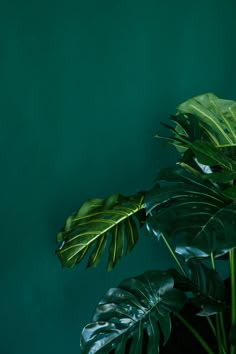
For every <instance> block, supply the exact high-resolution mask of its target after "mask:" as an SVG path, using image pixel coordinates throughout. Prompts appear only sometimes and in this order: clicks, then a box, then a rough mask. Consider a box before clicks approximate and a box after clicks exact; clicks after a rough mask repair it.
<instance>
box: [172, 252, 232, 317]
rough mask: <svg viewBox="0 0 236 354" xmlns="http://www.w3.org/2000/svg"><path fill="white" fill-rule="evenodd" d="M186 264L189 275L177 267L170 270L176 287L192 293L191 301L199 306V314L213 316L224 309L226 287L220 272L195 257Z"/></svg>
mask: <svg viewBox="0 0 236 354" xmlns="http://www.w3.org/2000/svg"><path fill="white" fill-rule="evenodd" d="M180 253H181V252H180ZM186 265H187V267H186V268H187V269H186V273H187V275H188V277H187V276H184V275H182V274H180V273H179V272H177V270H175V269H173V270H171V271H169V272H170V273H171V274H172V275H173V277H174V281H175V287H176V288H177V289H180V290H182V291H184V292H187V293H188V294H189V293H191V295H190V302H191V303H192V304H194V305H195V306H196V307H197V308H198V313H197V314H198V315H199V316H211V315H213V314H216V313H218V312H221V311H223V310H224V308H225V304H224V295H225V288H224V281H223V279H222V278H221V277H220V275H219V273H217V272H216V271H215V270H213V269H210V268H209V267H207V266H206V265H205V264H203V263H202V262H201V261H199V260H195V259H194V260H193V259H191V260H189V261H188V262H187V263H186Z"/></svg>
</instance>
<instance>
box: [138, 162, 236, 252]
mask: <svg viewBox="0 0 236 354" xmlns="http://www.w3.org/2000/svg"><path fill="white" fill-rule="evenodd" d="M158 180H159V181H165V182H170V183H169V184H168V185H164V186H163V187H160V186H156V187H155V188H154V189H153V190H152V191H150V193H148V194H147V196H146V199H145V208H146V211H147V214H148V215H149V217H148V219H147V227H148V229H149V230H151V231H153V232H154V234H157V233H158V232H162V233H163V234H164V235H165V236H167V237H170V238H172V239H173V240H174V241H175V246H176V247H177V248H176V250H177V251H178V252H180V253H181V254H182V255H183V256H184V257H185V258H187V259H188V258H191V257H199V254H200V257H201V256H203V257H204V256H209V255H210V254H211V253H213V254H215V255H221V254H224V253H225V252H227V251H228V250H229V249H231V248H233V247H235V246H236V238H235V225H236V203H235V202H234V201H233V200H232V199H229V198H226V197H225V196H224V195H223V193H222V192H221V190H220V189H219V188H217V187H216V186H214V185H213V184H212V183H210V182H209V181H205V180H204V179H203V178H202V176H201V174H200V173H198V172H197V171H194V172H192V170H191V168H190V167H189V168H188V169H186V168H184V167H183V166H181V165H177V166H176V167H173V168H167V169H163V170H162V171H161V172H160V173H159V175H158Z"/></svg>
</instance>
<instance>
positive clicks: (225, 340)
mask: <svg viewBox="0 0 236 354" xmlns="http://www.w3.org/2000/svg"><path fill="white" fill-rule="evenodd" d="M219 319H220V328H221V333H222V341H223V347H224V352H225V350H227V339H226V334H225V324H224V317H223V313H222V312H220V313H219Z"/></svg>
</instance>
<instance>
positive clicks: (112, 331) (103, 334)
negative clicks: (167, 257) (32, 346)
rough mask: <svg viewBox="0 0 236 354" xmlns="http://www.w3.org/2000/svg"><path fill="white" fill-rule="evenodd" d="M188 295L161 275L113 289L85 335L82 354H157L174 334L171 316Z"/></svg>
mask: <svg viewBox="0 0 236 354" xmlns="http://www.w3.org/2000/svg"><path fill="white" fill-rule="evenodd" d="M185 301H186V296H185V294H184V293H183V292H182V291H180V290H177V289H174V280H173V278H172V277H171V276H170V275H169V274H168V273H167V272H162V271H148V272H145V273H144V274H142V275H140V276H138V277H135V278H130V279H126V280H124V281H123V282H122V283H121V284H120V285H119V287H118V288H112V289H110V290H109V291H108V292H107V293H106V295H105V296H104V297H103V298H102V300H101V301H100V303H99V305H98V306H97V308H96V311H95V314H94V316H93V319H92V321H93V322H92V323H90V324H88V325H87V326H86V327H85V328H84V329H83V332H82V337H81V348H82V353H83V354H95V353H99V354H101V353H103V354H106V353H109V352H110V351H113V352H114V353H117V354H118V353H119V354H124V353H129V354H141V353H146V354H158V353H159V342H160V341H163V343H164V344H165V343H166V342H167V341H168V339H169V336H170V332H171V319H170V313H171V312H176V311H179V310H180V309H181V308H182V307H183V305H184V303H185Z"/></svg>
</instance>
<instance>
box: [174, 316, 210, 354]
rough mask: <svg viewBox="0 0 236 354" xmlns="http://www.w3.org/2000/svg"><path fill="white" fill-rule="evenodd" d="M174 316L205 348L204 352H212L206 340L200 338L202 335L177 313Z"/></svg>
mask: <svg viewBox="0 0 236 354" xmlns="http://www.w3.org/2000/svg"><path fill="white" fill-rule="evenodd" d="M175 316H176V317H177V318H178V319H179V320H180V322H182V323H183V325H184V326H185V327H186V328H187V329H188V330H189V331H190V332H191V333H192V334H193V335H194V337H195V338H196V339H197V340H198V342H199V343H200V344H201V346H202V347H203V348H204V349H205V351H206V353H208V354H214V352H213V350H212V349H211V348H210V347H209V345H208V344H207V342H206V341H205V340H204V339H203V338H202V336H201V335H200V334H199V333H198V332H197V331H196V330H195V329H194V328H193V327H192V326H191V325H190V323H188V322H187V321H186V320H185V319H184V318H183V317H182V316H181V315H180V314H179V313H175Z"/></svg>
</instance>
